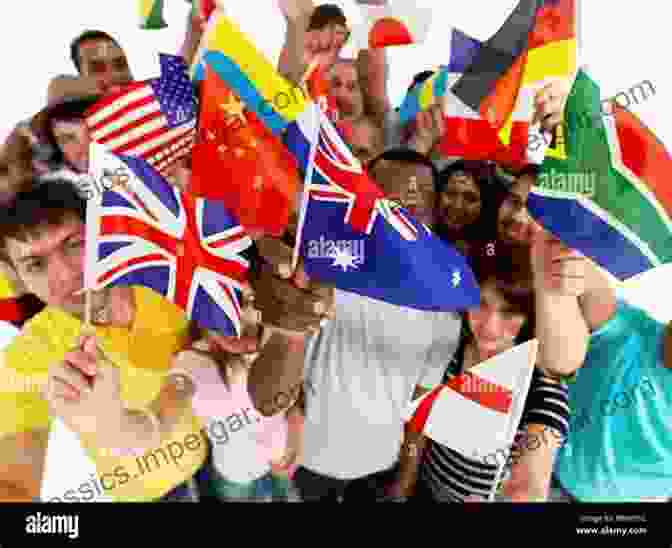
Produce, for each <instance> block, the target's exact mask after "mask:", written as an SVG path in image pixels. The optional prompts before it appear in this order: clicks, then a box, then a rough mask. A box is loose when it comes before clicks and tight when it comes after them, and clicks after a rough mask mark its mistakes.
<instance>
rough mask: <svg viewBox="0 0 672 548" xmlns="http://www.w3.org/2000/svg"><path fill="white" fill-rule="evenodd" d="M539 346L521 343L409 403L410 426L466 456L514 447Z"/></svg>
mask: <svg viewBox="0 0 672 548" xmlns="http://www.w3.org/2000/svg"><path fill="white" fill-rule="evenodd" d="M538 346H539V344H538V341H537V340H536V339H534V340H532V341H528V342H526V343H524V344H521V345H518V346H516V347H514V348H512V349H511V350H508V351H507V352H503V353H501V354H498V355H497V356H495V357H494V358H491V359H489V360H487V361H485V362H483V363H480V364H478V365H476V366H474V367H473V368H471V369H470V370H469V371H468V372H466V373H463V374H462V375H459V376H457V377H454V378H453V379H451V381H450V382H449V383H448V384H444V385H440V386H438V387H436V388H435V389H434V390H432V391H431V392H428V393H427V394H425V395H424V396H423V397H422V398H419V399H418V400H416V401H414V402H412V404H411V405H410V406H409V408H408V409H407V413H406V416H405V420H406V421H407V422H408V427H409V428H410V429H411V431H413V432H416V433H420V432H422V433H424V434H425V435H426V436H427V437H428V438H430V439H432V440H434V441H436V442H438V443H440V444H442V445H445V446H446V447H450V448H451V449H453V450H455V451H457V452H459V453H461V454H462V455H464V456H467V457H474V456H485V455H490V454H493V453H496V452H497V451H499V450H502V449H506V448H508V447H510V446H511V444H512V443H513V440H514V436H515V433H516V430H517V428H518V424H519V423H520V420H521V418H522V415H523V410H524V407H525V400H526V398H527V393H528V391H529V389H530V383H531V381H532V373H533V370H534V364H535V362H536V359H537V351H538ZM460 425H462V426H460ZM465 425H468V428H465V427H464V426H465Z"/></svg>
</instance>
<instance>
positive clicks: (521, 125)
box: [400, 0, 577, 168]
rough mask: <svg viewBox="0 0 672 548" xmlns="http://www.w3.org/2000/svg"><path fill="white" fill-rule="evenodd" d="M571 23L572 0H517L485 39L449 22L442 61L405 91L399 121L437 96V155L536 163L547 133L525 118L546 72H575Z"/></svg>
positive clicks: (552, 75) (556, 75) (563, 75)
mask: <svg viewBox="0 0 672 548" xmlns="http://www.w3.org/2000/svg"><path fill="white" fill-rule="evenodd" d="M575 27H576V24H575V0H520V1H519V2H518V4H517V6H516V8H515V9H514V11H513V12H512V13H511V15H510V16H509V17H508V19H507V20H506V21H505V22H504V24H503V25H502V26H501V28H500V29H499V30H498V31H497V32H496V33H495V34H494V35H493V36H492V37H491V38H490V39H489V40H487V41H486V42H484V43H480V42H478V41H477V40H475V39H473V38H471V37H469V36H467V35H465V34H464V33H462V32H460V31H459V30H457V29H452V30H450V31H449V32H450V33H451V41H450V44H451V46H450V52H449V57H448V59H449V62H448V64H447V65H445V66H442V67H440V68H439V70H438V71H437V72H436V73H435V74H434V76H433V77H432V78H431V79H429V80H427V81H425V82H423V83H422V84H420V85H418V86H416V87H415V88H414V89H413V90H411V91H410V92H409V93H408V94H407V96H406V98H405V99H404V102H403V103H402V106H401V108H400V115H401V120H402V122H403V123H406V122H408V121H410V120H412V119H413V117H414V116H415V115H416V114H417V113H418V112H419V111H422V110H426V109H427V108H429V107H430V106H431V105H433V104H436V103H438V102H439V101H441V102H442V104H443V110H444V120H445V128H446V130H445V134H444V138H443V139H442V140H441V142H440V143H439V146H438V150H439V151H440V152H441V154H442V155H444V156H447V157H460V158H466V159H470V160H493V161H497V162H499V163H501V164H505V165H508V166H510V167H513V168H516V167H522V166H523V165H525V164H527V163H535V164H539V163H541V162H542V161H543V158H544V155H545V153H546V146H547V145H548V143H549V142H550V140H551V139H550V136H545V135H542V134H541V129H540V126H539V125H538V124H535V125H532V124H531V121H532V118H533V114H534V107H535V105H534V97H535V94H536V92H537V91H538V90H539V89H540V88H541V87H542V86H543V85H544V83H546V82H548V81H549V79H551V78H572V77H573V76H574V74H575V72H576V60H577V44H576V29H575ZM531 142H533V144H534V146H530V143H531Z"/></svg>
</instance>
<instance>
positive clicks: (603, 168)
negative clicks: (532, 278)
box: [528, 69, 672, 281]
mask: <svg viewBox="0 0 672 548" xmlns="http://www.w3.org/2000/svg"><path fill="white" fill-rule="evenodd" d="M611 106H612V108H611V109H609V110H610V112H608V113H605V112H604V111H603V110H602V107H601V105H600V88H599V86H598V85H597V84H596V83H595V82H594V81H593V80H592V79H591V78H590V76H589V75H588V74H587V73H586V71H585V70H584V69H582V70H580V71H579V72H578V74H577V77H576V80H575V82H574V86H573V88H572V92H571V94H570V96H569V98H568V101H567V106H566V108H565V123H564V125H563V133H564V151H563V154H559V155H553V156H552V157H551V156H549V155H547V156H546V158H545V160H544V163H543V164H542V166H541V173H540V175H539V178H538V181H537V186H536V187H534V188H533V189H532V191H531V192H530V196H529V200H528V208H529V210H530V213H531V214H532V216H533V217H535V219H536V220H537V221H539V222H540V223H541V224H542V225H543V226H544V227H545V228H547V229H548V230H549V231H550V232H552V233H554V234H555V235H556V236H557V237H558V238H560V239H561V240H563V241H564V242H565V243H566V244H567V245H568V246H570V247H572V248H574V249H577V250H578V251H580V252H582V253H583V254H584V255H586V256H587V257H590V258H591V259H593V260H594V261H595V262H596V263H597V264H599V265H600V266H601V267H602V268H604V269H605V270H607V271H608V272H610V273H611V274H612V275H614V276H615V277H616V278H618V279H619V280H621V281H624V280H626V279H628V278H631V277H633V276H635V275H637V274H641V273H642V272H646V271H648V270H651V269H653V268H655V267H657V266H659V265H662V264H665V263H670V262H672V182H671V180H670V174H671V173H672V157H671V156H670V154H669V153H668V151H667V150H666V149H665V146H664V145H663V144H662V143H661V142H660V141H659V140H658V138H657V137H656V136H655V135H654V134H653V132H652V131H651V130H650V129H648V128H647V127H646V126H645V125H644V124H643V123H642V122H641V121H640V120H639V119H638V118H637V117H636V116H635V115H634V114H633V113H632V112H630V111H628V110H626V109H624V108H622V107H621V106H619V105H618V104H616V103H615V102H614V103H613V104H612V105H611Z"/></svg>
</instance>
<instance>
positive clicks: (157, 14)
mask: <svg viewBox="0 0 672 548" xmlns="http://www.w3.org/2000/svg"><path fill="white" fill-rule="evenodd" d="M137 1H138V8H139V12H140V28H141V29H145V30H159V29H165V28H166V27H167V26H168V25H167V24H166V21H165V20H164V19H163V7H164V0H137Z"/></svg>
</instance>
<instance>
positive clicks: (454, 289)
mask: <svg viewBox="0 0 672 548" xmlns="http://www.w3.org/2000/svg"><path fill="white" fill-rule="evenodd" d="M288 133H289V134H294V135H293V136H292V135H290V137H291V138H290V139H289V140H288V143H289V146H290V150H292V151H293V152H294V153H295V154H296V156H297V159H298V161H299V165H300V166H301V167H302V168H303V169H304V171H305V172H306V173H307V174H308V175H307V178H306V182H305V184H304V196H303V202H302V209H301V213H300V216H299V228H298V235H297V244H296V245H297V247H296V249H297V256H299V255H300V256H301V257H302V258H303V261H304V268H305V270H306V273H307V274H308V276H312V277H314V278H316V279H318V280H322V281H324V282H326V283H330V284H333V285H334V286H335V287H338V288H339V289H342V290H344V291H350V292H353V293H357V294H360V295H363V296H366V297H370V298H373V299H377V300H380V301H384V302H388V303H391V304H396V305H398V306H405V307H409V308H415V309H419V310H435V311H439V310H443V311H454V310H463V309H467V308H470V307H473V306H476V305H477V304H478V302H479V299H480V292H479V289H478V285H477V283H476V280H475V278H474V275H473V273H472V271H471V269H470V268H469V266H468V264H467V262H466V259H465V258H464V257H463V256H462V255H460V254H459V253H458V252H457V251H456V250H455V249H454V248H453V247H452V246H450V245H448V244H446V243H445V242H443V241H442V240H441V239H439V238H438V237H436V236H435V235H434V234H433V233H432V231H431V230H430V229H429V228H428V227H426V226H425V225H423V224H421V223H419V222H418V221H416V220H415V219H414V218H413V217H412V216H411V215H410V214H409V213H408V212H407V211H406V210H405V209H403V208H401V207H400V206H398V205H397V204H395V203H394V202H391V201H389V200H387V199H385V196H384V194H383V192H382V191H381V190H380V189H379V188H378V187H377V186H376V184H375V183H374V182H373V181H371V180H370V179H369V178H368V176H367V175H366V172H365V171H364V170H363V168H362V166H361V165H360V164H359V162H358V160H357V159H356V158H355V157H354V156H353V155H352V153H351V152H350V150H349V149H348V147H347V145H345V143H344V142H343V141H342V140H341V138H340V136H339V134H338V132H337V131H336V129H335V128H334V126H333V125H332V124H331V123H330V122H329V120H328V119H327V117H326V115H325V114H324V113H323V112H322V111H321V110H320V109H319V108H318V107H317V106H315V105H313V106H312V108H310V109H307V110H306V112H305V113H304V114H303V115H302V116H301V117H300V118H299V120H298V121H297V123H296V124H294V125H293V126H290V128H289V129H288Z"/></svg>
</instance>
